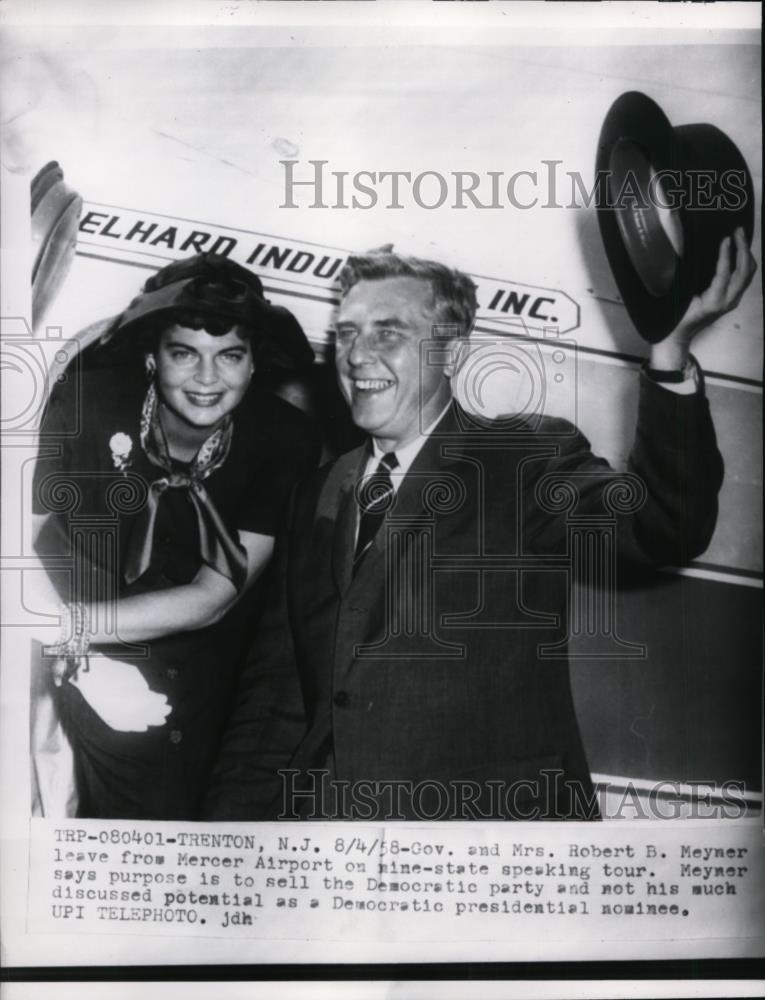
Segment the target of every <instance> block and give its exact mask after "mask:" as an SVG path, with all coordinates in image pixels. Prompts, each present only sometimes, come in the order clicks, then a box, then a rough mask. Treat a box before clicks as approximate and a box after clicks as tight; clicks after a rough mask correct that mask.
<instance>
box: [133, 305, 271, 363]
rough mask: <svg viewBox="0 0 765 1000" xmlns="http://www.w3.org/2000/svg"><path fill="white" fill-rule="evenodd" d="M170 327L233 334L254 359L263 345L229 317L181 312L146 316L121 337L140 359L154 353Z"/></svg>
mask: <svg viewBox="0 0 765 1000" xmlns="http://www.w3.org/2000/svg"><path fill="white" fill-rule="evenodd" d="M172 326H185V327H188V329H190V330H204V331H205V333H209V334H210V336H211V337H225V335H226V334H227V333H231V332H234V333H236V334H238V336H239V337H240V338H241V339H242V340H244V341H249V343H250V346H251V348H252V356H253V358H255V356H256V355H257V353H258V349H259V348H260V347H262V344H263V340H262V337H260V336H258V335H257V333H256V331H255V330H254V329H253V328H252V327H250V326H245V325H244V324H243V323H238V322H237V321H236V320H232V319H230V318H229V317H228V316H213V315H211V314H207V315H203V314H202V313H194V312H191V311H188V310H184V309H174V310H172V311H168V312H166V313H158V314H156V315H153V316H147V317H146V318H145V319H144V320H141V321H139V322H138V323H136V324H135V325H134V327H133V329H132V330H131V331H130V332H129V333H128V334H127V335H126V336H125V338H124V340H125V341H126V344H125V347H126V348H127V349H129V350H130V351H131V352H132V353H136V354H140V355H141V356H142V357H143V355H144V354H153V353H154V352H155V351H156V350H157V349H158V347H159V340H160V337H161V336H162V334H163V333H164V332H165V330H168V329H170V327H172Z"/></svg>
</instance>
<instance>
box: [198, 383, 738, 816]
mask: <svg viewBox="0 0 765 1000" xmlns="http://www.w3.org/2000/svg"><path fill="white" fill-rule="evenodd" d="M641 382H642V384H641V400H640V411H639V420H638V428H637V435H636V440H635V444H634V447H633V451H632V455H631V458H630V469H629V473H627V474H625V473H622V474H619V473H616V472H614V471H613V470H612V469H611V468H610V467H609V466H608V464H607V463H606V462H605V461H604V460H603V459H599V458H596V457H595V456H594V455H593V454H592V452H591V451H590V447H589V443H588V442H587V440H586V439H585V438H584V436H583V435H582V434H581V433H580V432H579V431H578V430H577V429H576V428H575V427H573V426H572V425H571V424H569V423H568V422H566V421H563V420H559V419H551V418H542V419H541V420H539V422H538V423H537V424H536V425H534V424H533V423H531V422H529V421H526V422H518V421H516V422H515V423H512V422H510V423H505V424H493V425H491V426H485V427H477V426H476V424H475V423H472V422H471V421H470V418H468V417H467V416H466V415H465V414H464V412H463V411H462V410H460V409H459V408H458V407H457V406H456V405H455V406H453V407H452V408H451V410H450V411H449V412H448V413H447V415H446V417H445V418H444V419H443V420H442V421H441V422H440V424H439V426H438V427H437V428H436V430H435V431H434V432H433V433H432V434H431V436H430V437H429V439H428V440H427V442H426V443H425V445H424V446H423V448H422V450H421V451H420V453H419V454H418V456H417V457H416V459H415V461H414V463H413V465H412V466H411V468H410V470H409V472H408V473H407V475H406V477H405V479H404V480H403V481H402V483H401V485H400V486H399V490H398V495H397V498H396V503H395V506H394V507H393V509H392V510H391V511H390V512H389V513H388V516H387V519H386V521H385V523H384V525H383V527H382V529H381V530H380V532H379V533H378V535H377V536H376V539H375V542H374V544H373V546H372V548H371V549H370V550H369V551H368V553H367V554H366V556H365V557H364V559H363V561H362V562H361V564H360V566H359V567H358V569H357V571H356V573H355V575H354V574H353V573H352V562H353V550H354V540H355V531H356V518H357V512H356V506H355V499H354V487H355V486H356V484H357V482H358V479H359V476H360V474H361V473H362V472H363V470H364V467H365V461H366V456H367V452H366V451H365V450H364V449H363V448H361V449H357V450H356V451H353V452H350V453H349V454H347V455H344V456H343V457H341V458H340V459H338V460H337V461H336V462H335V463H334V464H332V465H330V466H325V467H324V468H323V469H322V470H320V471H319V473H318V475H317V476H316V477H315V478H314V479H313V480H312V481H311V482H310V484H309V485H308V486H307V487H306V488H304V489H303V490H302V491H301V492H300V493H299V494H298V495H297V496H296V497H295V498H294V502H293V507H292V510H291V512H290V518H289V527H288V528H287V530H286V532H285V533H284V536H283V537H282V538H281V540H280V545H279V552H278V555H277V558H276V564H275V567H274V582H273V588H274V589H273V595H272V598H273V599H272V602H271V608H270V611H269V613H268V614H267V615H266V617H265V619H264V620H263V621H262V622H261V623H260V624H259V626H258V632H257V635H256V636H255V640H254V643H253V647H252V650H251V653H250V656H249V660H248V664H247V667H246V669H245V671H244V674H243V676H242V682H241V686H240V692H239V698H238V706H237V709H236V711H235V713H234V716H233V718H232V720H231V723H230V725H229V729H228V733H227V736H226V738H225V740H224V745H223V749H222V753H221V757H220V759H219V762H218V765H217V768H216V770H215V773H214V776H213V783H212V785H211V788H210V793H209V795H208V802H207V815H208V817H209V818H213V819H263V818H273V817H274V816H276V815H279V814H281V815H285V816H295V815H296V814H301V815H308V816H311V815H313V816H315V815H325V816H328V817H329V818H334V817H338V816H345V817H349V818H369V819H375V818H385V817H386V816H387V818H433V819H445V818H451V817H453V818H457V819H464V818H472V817H481V816H493V817H506V818H511V817H521V818H535V817H536V816H539V817H541V818H555V817H582V816H586V815H593V814H594V812H593V810H592V809H591V808H590V807H588V804H587V798H588V796H589V795H590V794H591V792H592V788H591V785H590V777H589V770H588V767H587V762H586V759H585V755H584V752H583V748H582V743H581V739H580V735H579V730H578V726H577V722H576V717H575V714H574V708H573V704H572V698H571V691H570V685H569V677H568V664H567V661H566V658H565V640H566V636H567V634H568V629H569V625H570V623H569V615H568V597H569V590H570V584H571V581H572V578H573V577H575V576H579V577H580V578H581V579H584V580H590V578H592V579H591V582H592V585H593V587H595V589H597V588H598V587H600V588H601V591H602V590H603V589H604V588H605V590H606V591H607V590H608V587H609V586H610V583H609V582H608V580H605V582H604V581H603V580H601V581H600V582H599V581H598V579H596V577H595V576H594V575H593V574H596V573H600V575H601V577H604V576H608V574H612V573H613V572H616V570H615V569H614V565H615V560H611V561H610V562H609V559H608V552H609V551H612V552H613V551H618V554H619V572H622V573H623V572H624V569H625V567H626V566H627V564H629V563H643V564H645V563H652V564H659V563H665V564H674V565H679V564H682V563H684V562H687V561H688V559H690V558H692V557H693V556H694V555H697V554H698V553H700V552H701V551H703V549H704V548H705V547H706V546H707V544H708V542H709V539H710V537H711V534H712V530H713V528H714V524H715V520H716V512H717V506H716V495H717V491H718V489H719V485H720V483H721V480H722V461H721V459H720V456H719V453H718V451H717V447H716V444H715V436H714V430H713V427H712V423H711V420H710V417H709V412H708V406H707V402H706V399H705V398H704V396H703V394H699V395H697V396H690V397H688V396H679V395H676V394H672V393H670V392H668V391H667V390H665V389H662V388H661V387H659V386H657V385H655V384H654V383H652V382H650V380H649V379H647V378H646V377H645V376H642V377H641ZM635 508H637V509H635ZM577 531H578V532H579V534H578V536H577V537H578V538H579V541H575V540H574V534H576V532H577ZM588 531H589V535H588ZM572 532H573V534H572ZM588 537H589V539H590V543H586V544H592V545H595V547H596V548H597V547H598V546H600V547H601V551H600V555H599V556H595V555H592V558H591V559H590V560H589V561H588V560H586V559H585V560H584V561H582V560H579V561H578V562H577V560H576V557H575V556H574V549H575V548H576V546H578V545H579V544H580V542H581V540H582V539H583V538H584V539H586V538H588ZM609 546H610V549H609ZM593 551H594V550H593ZM601 557H603V558H605V560H606V564H609V565H611V567H612V568H611V569H610V570H609V569H602V568H601V569H600V570H598V569H597V566H598V565H601V563H602V558H601ZM599 560H600V562H599ZM596 564H597V565H596ZM603 565H605V564H603ZM607 604H608V602H606V605H607ZM606 605H603V607H605V606H606ZM600 624H601V626H602V625H603V624H604V623H603V622H601V623H600ZM556 646H557V648H556ZM561 650H562V652H561ZM324 767H326V768H328V769H329V772H330V777H331V778H332V779H335V780H337V781H340V782H349V783H351V784H350V786H349V787H348V788H346V790H345V792H344V793H343V794H341V795H340V796H339V797H336V798H335V799H332V798H331V797H327V796H325V797H323V798H320V797H319V796H318V795H317V791H318V790H319V789H320V787H321V786H320V784H319V782H318V779H317V776H316V775H310V774H306V772H307V771H310V770H311V769H316V768H324ZM285 768H286V769H289V771H290V773H289V774H288V775H287V776H286V778H283V777H282V778H280V776H279V775H278V774H277V771H278V770H279V769H285ZM397 781H398V782H405V783H408V784H403V785H398V786H392V785H390V784H388V785H387V786H383V785H380V784H377V785H376V784H375V783H380V782H389V783H390V782H397ZM394 787H395V795H394ZM300 788H303V789H304V790H307V791H308V793H309V794H307V795H305V796H304V797H303V798H302V799H300V800H298V799H296V798H295V797H294V796H290V795H288V796H287V799H288V801H285V800H284V799H285V790H286V791H287V792H290V791H291V792H294V791H295V790H296V789H300ZM326 788H327V786H326V785H325V786H324V792H326ZM572 788H573V789H575V790H576V791H575V792H574V793H572V791H571V790H572ZM466 804H467V805H466Z"/></svg>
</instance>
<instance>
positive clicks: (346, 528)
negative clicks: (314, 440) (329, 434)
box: [327, 447, 368, 593]
mask: <svg viewBox="0 0 765 1000" xmlns="http://www.w3.org/2000/svg"><path fill="white" fill-rule="evenodd" d="M367 457H368V451H367V449H366V448H365V447H364V448H356V449H355V450H354V451H352V452H349V453H348V454H347V455H345V456H343V458H341V459H339V461H338V467H339V468H338V471H339V477H338V478H337V479H335V477H332V479H334V482H331V480H330V481H328V483H327V485H328V487H330V488H331V489H333V490H334V489H337V490H338V506H337V517H336V520H335V530H334V534H333V543H332V573H333V576H334V579H335V585H336V587H337V589H338V590H339V591H340V592H341V593H345V591H346V590H347V589H348V586H349V584H350V582H351V575H352V571H353V553H354V550H355V548H356V518H357V508H356V498H355V489H356V484H357V483H358V481H359V479H360V478H361V476H362V475H363V472H364V467H365V465H366V463H367ZM330 483H331V485H330Z"/></svg>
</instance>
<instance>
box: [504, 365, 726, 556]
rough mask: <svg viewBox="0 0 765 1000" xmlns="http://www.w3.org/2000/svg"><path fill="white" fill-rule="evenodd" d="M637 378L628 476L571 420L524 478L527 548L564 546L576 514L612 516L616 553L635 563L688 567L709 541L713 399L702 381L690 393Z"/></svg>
mask: <svg viewBox="0 0 765 1000" xmlns="http://www.w3.org/2000/svg"><path fill="white" fill-rule="evenodd" d="M640 379H641V382H640V399H639V407H638V421H637V430H636V435H635V440H634V444H633V447H632V451H631V454H630V458H629V463H628V468H627V473H626V475H625V474H624V473H619V472H616V471H615V470H613V469H612V468H611V467H610V466H609V464H608V463H607V462H606V461H605V459H602V458H598V457H596V456H595V455H593V454H592V451H591V450H590V444H589V442H588V440H587V439H586V438H585V437H584V435H583V434H581V433H580V432H579V431H577V430H575V429H574V428H572V427H571V425H567V428H566V429H567V430H568V431H570V432H571V433H568V434H566V435H565V436H563V437H561V438H559V439H558V444H557V446H556V449H555V450H556V454H555V455H554V456H553V457H552V458H550V459H548V460H546V461H541V462H535V463H532V466H533V467H532V470H531V472H530V475H529V477H528V479H527V482H526V485H525V487H524V508H525V509H524V516H525V529H526V530H525V540H526V543H527V545H528V546H529V548H530V549H532V550H535V551H542V552H552V551H558V550H560V548H561V546H562V545H563V544H564V543H565V538H566V530H567V520H568V519H569V518H570V517H571V516H575V517H577V518H580V517H581V518H584V519H585V520H586V519H587V518H588V517H592V518H595V517H603V516H608V517H610V518H611V519H615V520H616V523H617V533H616V543H617V546H618V551H619V555H620V556H621V557H622V558H623V559H626V560H627V561H629V562H633V563H636V564H650V565H654V566H660V565H673V566H682V565H685V564H687V563H688V562H689V561H690V560H691V559H693V558H695V557H697V556H699V555H701V553H702V552H704V550H705V549H706V548H707V546H708V545H709V542H710V540H711V538H712V534H713V532H714V528H715V524H716V522H717V494H718V492H719V489H720V486H721V484H722V480H723V461H722V458H721V456H720V453H719V451H718V448H717V442H716V437H715V431H714V426H713V424H712V419H711V416H710V413H709V403H708V401H707V399H706V396H705V395H704V393H703V389H700V390H699V391H698V392H697V393H696V394H694V395H688V396H683V395H678V394H676V393H672V392H669V391H667V390H666V389H663V388H662V387H661V386H660V385H657V384H656V383H654V382H653V381H652V380H651V379H650V378H648V376H646V375H645V374H641V376H640ZM556 491H557V492H556Z"/></svg>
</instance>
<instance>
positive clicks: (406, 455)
mask: <svg viewBox="0 0 765 1000" xmlns="http://www.w3.org/2000/svg"><path fill="white" fill-rule="evenodd" d="M451 405H452V400H451V398H450V399H449V400H448V402H447V404H446V406H445V407H444V408H443V410H441V412H440V413H439V414H438V416H437V417H436V419H435V420H434V421H433V422H432V423H430V424H429V425H428V426H427V427H426V428H425V430H424V431H423V432H422V433H421V434H418V435H417V437H416V438H415V439H414V440H413V441H410V442H409V444H405V445H404V446H403V447H401V448H397V449H396V452H395V454H396V458H397V459H398V465H397V466H396V469H395V472H396V473H397V474H398V476H405V475H406V473H407V472H408V471H409V469H410V467H411V465H412V462H414V460H415V458H417V455H418V454H419V452H420V450H421V449H422V446H423V445H424V444H425V442H426V440H427V439H428V436H429V435H430V434H432V433H433V430H434V429H435V427H436V425H437V424H438V423H439V422H440V421H441V420H442V419H443V418H444V416H445V415H446V412H447V411H448V409H449V407H450V406H451ZM384 454H386V452H384V451H382V449H381V448H379V447H378V445H377V442H376V441H375V440H374V438H372V456H371V460H370V463H369V464H370V465H373V466H374V467H375V468H376V467H377V465H378V464H379V462H380V459H381V458H382V457H383V455H384Z"/></svg>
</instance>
